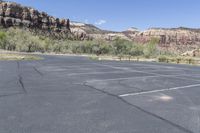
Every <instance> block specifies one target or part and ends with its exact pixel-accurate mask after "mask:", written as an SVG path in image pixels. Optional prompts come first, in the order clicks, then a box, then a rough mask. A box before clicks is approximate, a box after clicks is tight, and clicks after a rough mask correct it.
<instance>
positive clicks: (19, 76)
mask: <svg viewBox="0 0 200 133" xmlns="http://www.w3.org/2000/svg"><path fill="white" fill-rule="evenodd" d="M17 67H18V82H19V83H20V86H21V88H22V90H23V93H24V94H27V90H26V88H25V86H24V83H23V78H22V76H21V73H20V63H19V61H17Z"/></svg>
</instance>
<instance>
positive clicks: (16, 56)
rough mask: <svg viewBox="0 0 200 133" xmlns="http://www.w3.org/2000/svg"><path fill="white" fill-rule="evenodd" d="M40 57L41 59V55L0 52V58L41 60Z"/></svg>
mask: <svg viewBox="0 0 200 133" xmlns="http://www.w3.org/2000/svg"><path fill="white" fill-rule="evenodd" d="M41 59H42V58H41V57H39V56H35V55H25V54H8V53H0V60H41Z"/></svg>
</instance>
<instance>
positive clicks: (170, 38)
mask: <svg viewBox="0 0 200 133" xmlns="http://www.w3.org/2000/svg"><path fill="white" fill-rule="evenodd" d="M152 38H157V39H158V40H159V47H160V48H161V49H164V50H169V51H172V52H174V51H177V52H179V53H182V52H185V51H188V50H194V49H198V48H200V30H198V29H188V28H174V29H149V30H146V31H144V32H139V33H136V34H135V35H134V36H133V37H132V38H131V39H132V40H134V41H136V42H139V43H147V42H148V41H150V40H151V39H152Z"/></svg>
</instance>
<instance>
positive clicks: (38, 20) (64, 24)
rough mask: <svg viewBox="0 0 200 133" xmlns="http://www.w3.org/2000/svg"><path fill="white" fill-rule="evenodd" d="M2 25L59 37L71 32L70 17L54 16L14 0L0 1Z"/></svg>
mask: <svg viewBox="0 0 200 133" xmlns="http://www.w3.org/2000/svg"><path fill="white" fill-rule="evenodd" d="M0 25H2V26H3V27H5V28H8V27H13V26H18V27H24V28H28V29H31V30H33V31H36V32H40V33H43V34H45V35H49V36H50V35H51V36H55V37H58V38H67V37H68V36H69V34H70V22H69V19H59V18H54V17H52V16H49V15H48V14H46V13H45V12H39V11H38V10H35V9H33V8H30V7H25V6H21V5H20V4H17V3H14V2H4V1H0Z"/></svg>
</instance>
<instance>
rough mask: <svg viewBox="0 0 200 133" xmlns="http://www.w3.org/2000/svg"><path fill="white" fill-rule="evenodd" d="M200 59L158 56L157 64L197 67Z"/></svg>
mask: <svg viewBox="0 0 200 133" xmlns="http://www.w3.org/2000/svg"><path fill="white" fill-rule="evenodd" d="M199 61H200V59H199V58H192V57H182V56H177V57H174V56H165V55H162V56H159V57H158V62H165V63H176V64H193V65H198V64H199Z"/></svg>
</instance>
